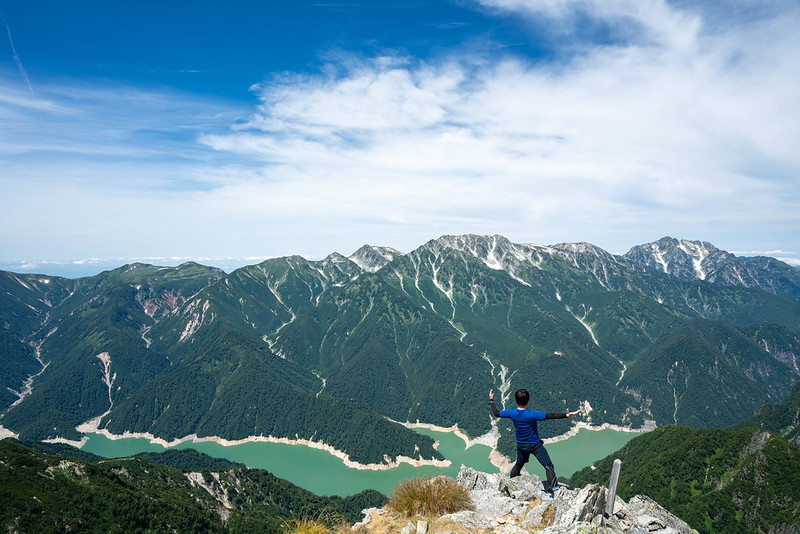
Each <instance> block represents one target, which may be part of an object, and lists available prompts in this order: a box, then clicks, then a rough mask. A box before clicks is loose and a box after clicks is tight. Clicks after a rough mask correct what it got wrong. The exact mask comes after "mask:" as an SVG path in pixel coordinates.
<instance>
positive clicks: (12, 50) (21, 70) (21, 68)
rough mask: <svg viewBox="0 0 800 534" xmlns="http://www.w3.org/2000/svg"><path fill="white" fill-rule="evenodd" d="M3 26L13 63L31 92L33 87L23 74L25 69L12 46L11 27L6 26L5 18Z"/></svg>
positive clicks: (26, 74) (15, 48)
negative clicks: (12, 55)
mask: <svg viewBox="0 0 800 534" xmlns="http://www.w3.org/2000/svg"><path fill="white" fill-rule="evenodd" d="M2 18H3V24H4V25H5V27H6V33H7V34H8V42H9V44H11V52H12V53H13V54H14V62H15V63H16V64H17V68H18V69H19V73H20V74H21V75H22V79H23V80H25V83H26V84H27V86H28V89H29V90H30V92H31V93H32V92H33V86H32V85H31V80H30V78H28V73H27V72H25V67H23V66H22V60H21V59H20V58H19V54H17V47H16V46H14V39H13V38H12V37H11V27H10V26H9V25H8V22H7V21H6V17H5V16H3V17H2Z"/></svg>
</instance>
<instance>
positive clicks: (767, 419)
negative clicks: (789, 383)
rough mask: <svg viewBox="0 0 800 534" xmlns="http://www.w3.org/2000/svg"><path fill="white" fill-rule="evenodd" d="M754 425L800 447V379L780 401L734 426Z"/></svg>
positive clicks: (762, 408)
mask: <svg viewBox="0 0 800 534" xmlns="http://www.w3.org/2000/svg"><path fill="white" fill-rule="evenodd" d="M753 426H756V427H761V428H763V429H765V430H769V431H770V432H775V433H776V434H780V435H781V436H783V437H784V438H785V439H786V440H787V441H789V442H790V443H793V444H794V445H796V446H797V447H800V381H798V382H796V383H795V385H794V387H793V388H792V392H791V393H790V394H789V395H787V396H786V398H784V399H783V400H781V401H780V402H779V403H777V404H774V403H770V404H765V405H763V406H761V407H760V408H759V409H758V411H757V412H756V414H755V415H754V416H752V417H750V418H748V419H745V420H744V421H742V422H741V423H738V424H736V425H734V427H733V428H747V427H753Z"/></svg>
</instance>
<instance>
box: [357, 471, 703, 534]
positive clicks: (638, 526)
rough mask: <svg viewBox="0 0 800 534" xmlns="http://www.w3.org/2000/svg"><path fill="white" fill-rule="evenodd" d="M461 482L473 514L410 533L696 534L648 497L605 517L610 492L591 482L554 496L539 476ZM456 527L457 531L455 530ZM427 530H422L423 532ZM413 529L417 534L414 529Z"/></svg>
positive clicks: (479, 476)
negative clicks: (546, 490) (468, 494)
mask: <svg viewBox="0 0 800 534" xmlns="http://www.w3.org/2000/svg"><path fill="white" fill-rule="evenodd" d="M457 481H458V483H459V484H461V485H463V486H464V487H466V488H468V489H469V490H470V498H471V500H472V503H473V505H474V508H475V509H474V510H469V511H463V512H456V513H453V514H447V515H444V516H442V517H440V518H437V519H435V520H434V521H431V522H430V523H429V522H428V521H427V520H426V521H424V522H417V523H416V524H415V523H413V522H410V527H411V528H408V526H407V528H408V530H407V531H406V532H409V533H410V532H417V533H420V531H422V534H425V533H426V532H429V533H431V534H435V533H439V534H444V533H445V532H453V531H454V530H455V531H457V532H461V530H456V529H462V528H463V529H466V530H464V531H471V532H475V531H480V532H492V533H497V534H501V533H502V534H527V533H529V532H541V533H544V534H577V533H582V532H587V533H588V532H592V533H607V534H612V533H626V534H647V533H655V534H690V533H696V532H697V531H695V530H693V529H692V528H691V527H689V525H687V524H686V523H685V522H684V521H682V520H681V519H680V518H678V517H675V516H674V515H672V514H671V513H669V512H668V511H666V510H665V509H664V508H662V507H661V506H660V505H659V504H658V503H656V502H654V501H653V500H652V499H649V498H648V497H645V496H641V495H639V496H636V497H634V498H632V499H631V500H630V501H629V502H627V503H626V502H624V501H623V500H622V499H619V498H617V499H615V503H614V507H613V510H612V512H611V513H610V514H606V498H607V495H608V489H607V488H605V487H603V486H601V485H599V484H591V485H587V486H586V487H584V488H582V489H569V488H566V487H562V488H561V489H560V490H559V491H557V492H556V493H555V496H554V497H550V496H549V495H548V494H546V493H544V492H543V491H542V483H541V481H540V480H539V478H538V477H537V476H535V475H527V474H525V475H522V476H520V477H517V478H513V479H510V478H508V477H506V476H504V475H497V474H487V473H481V472H478V471H475V470H474V469H472V468H467V467H462V468H461V471H460V472H459V474H458V479H457ZM364 512H365V520H364V521H362V522H361V523H359V524H358V525H357V527H358V528H361V529H363V530H364V531H365V532H367V531H369V525H370V520H371V519H372V518H373V517H374V516H375V515H380V514H386V513H387V512H386V511H385V510H381V509H370V510H365V511H364ZM453 525H455V527H454V526H453ZM420 527H422V528H420ZM412 528H413V530H412Z"/></svg>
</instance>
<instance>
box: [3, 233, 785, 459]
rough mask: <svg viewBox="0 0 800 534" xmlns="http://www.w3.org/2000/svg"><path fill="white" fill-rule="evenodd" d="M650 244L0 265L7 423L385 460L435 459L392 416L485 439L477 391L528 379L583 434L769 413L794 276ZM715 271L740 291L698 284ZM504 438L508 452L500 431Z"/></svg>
mask: <svg viewBox="0 0 800 534" xmlns="http://www.w3.org/2000/svg"><path fill="white" fill-rule="evenodd" d="M665 239H666V238H665ZM662 241H665V240H662ZM670 242H671V241H670ZM659 243H661V242H659ZM678 243H681V244H682V246H683V247H684V248H687V249H690V247H689V246H688V245H686V243H690V244H693V245H692V246H693V247H694V248H692V249H691V250H694V251H695V252H696V251H697V250H701V249H702V250H706V251H707V250H710V247H709V246H708V245H707V244H702V243H698V242H678ZM642 247H644V248H643V249H642V250H640V251H639V252H638V253H635V254H634V253H633V251H632V252H630V253H628V254H626V255H624V256H617V255H613V254H610V253H608V252H606V251H604V250H602V249H600V248H598V247H595V246H593V245H591V244H588V243H574V244H557V245H553V246H540V245H528V244H515V243H512V242H510V241H509V240H507V239H505V238H503V237H501V236H474V235H464V236H443V237H441V238H439V239H436V240H432V241H429V242H428V243H426V244H424V245H422V246H421V247H419V248H417V249H416V250H413V251H411V252H409V253H407V254H401V253H399V252H397V251H396V250H393V249H389V248H385V247H372V246H367V245H365V246H364V247H362V248H361V249H359V250H358V251H356V253H354V254H353V255H351V256H350V257H345V256H343V255H341V254H336V253H334V254H331V255H330V256H329V257H328V258H326V259H324V260H322V261H308V260H306V259H304V258H301V257H299V256H290V257H284V258H275V259H270V260H267V261H265V262H262V263H259V264H257V265H251V266H247V267H244V268H241V269H238V270H236V271H234V272H232V273H230V274H224V273H222V272H220V271H219V270H216V269H213V268H208V267H203V266H200V265H197V264H184V265H181V266H179V267H175V268H162V267H153V266H146V265H140V264H135V265H130V266H125V267H121V268H119V269H116V270H114V271H109V272H106V273H101V274H100V275H97V276H95V277H88V278H81V279H77V280H67V279H60V278H55V277H44V276H36V275H20V274H15V273H0V274H2V276H0V318H2V320H3V329H2V335H0V343H2V346H3V347H6V348H4V349H3V352H2V353H0V358H2V362H0V363H3V366H2V369H4V371H3V373H2V374H1V375H0V379H2V380H3V385H4V386H6V387H7V388H10V390H13V391H10V390H9V394H5V395H4V396H0V401H2V402H3V405H2V407H0V414H2V415H0V425H2V427H4V428H5V429H6V432H7V433H8V432H13V433H15V434H16V435H19V436H20V437H22V438H34V439H52V438H57V437H58V438H68V439H71V440H79V439H80V438H81V432H86V431H90V430H91V429H93V428H105V429H107V430H108V431H110V432H113V433H122V432H124V431H131V432H143V433H148V434H151V435H153V436H155V437H161V438H164V439H167V440H171V439H175V438H181V437H183V436H187V435H190V434H198V435H202V436H219V437H223V438H227V439H242V438H246V437H248V436H260V435H263V436H269V435H271V436H275V437H290V438H293V439H309V440H315V441H322V442H325V443H328V444H330V445H333V446H334V447H335V448H336V449H338V450H340V451H344V452H345V453H346V454H348V455H349V456H350V459H351V460H355V461H358V462H361V463H385V462H387V461H391V460H393V459H396V458H398V457H399V456H406V457H411V458H417V459H426V460H432V459H438V458H441V456H440V455H439V453H438V452H437V451H435V450H434V449H433V442H432V440H431V439H430V438H428V437H425V436H421V435H419V434H417V433H415V432H413V431H411V430H409V429H407V428H405V427H403V426H401V425H399V424H396V423H394V422H393V421H400V422H404V421H410V422H414V421H417V420H419V421H421V422H425V423H433V424H437V425H441V426H451V425H454V424H458V426H459V427H460V428H461V429H462V430H464V431H465V432H466V433H467V434H468V435H470V436H477V435H480V434H483V433H485V432H488V431H490V430H491V429H492V420H491V417H490V416H489V413H488V409H487V407H486V405H485V399H486V393H487V390H488V389H489V388H495V389H496V390H497V391H498V393H499V396H498V398H500V399H501V402H500V403H499V404H501V405H502V404H506V405H511V403H512V402H513V401H512V400H511V397H510V396H511V394H512V393H513V391H514V390H515V389H517V388H520V387H526V388H528V389H529V390H530V391H531V392H532V393H533V406H534V407H536V408H539V409H542V410H546V411H566V410H568V409H575V408H577V407H578V406H582V407H583V408H584V413H585V419H586V420H588V421H590V422H591V423H593V424H600V423H612V424H619V425H627V426H632V427H637V428H638V427H641V426H642V425H644V424H646V422H647V421H650V423H648V424H651V425H652V424H653V423H652V422H653V421H654V422H655V424H669V423H676V422H677V423H679V424H686V425H691V426H709V425H712V426H725V425H729V424H732V423H734V422H736V421H738V420H739V419H741V418H742V417H744V416H746V415H749V414H752V413H753V410H754V409H755V407H756V406H758V405H759V404H763V403H768V402H778V401H779V400H780V399H782V398H783V397H784V396H785V395H786V394H787V393H788V392H789V390H790V389H791V385H792V384H793V382H794V381H795V380H796V379H797V378H798V377H800V365H798V362H800V351H799V350H798V347H800V341H799V340H798V335H799V334H800V302H798V300H797V293H796V291H795V289H796V287H800V286H796V285H795V278H793V275H792V274H790V272H789V271H786V269H784V267H783V266H784V265H785V264H781V263H780V262H778V261H777V260H772V259H770V260H769V261H768V262H766V263H765V264H764V265H766V266H763V265H762V263H763V262H762V263H758V265H762V267H763V268H756V267H757V266H754V265H755V264H752V262H750V261H749V260H747V261H745V260H740V259H739V258H736V257H735V256H733V255H731V254H728V253H725V254H722V253H721V251H719V253H718V254H706V255H705V256H703V255H702V254H700V255H697V254H695V255H690V256H688V258H689V260H686V259H685V258H684V260H683V263H682V265H684V266H685V265H686V261H689V262H690V264H691V265H692V268H693V269H695V267H697V269H695V270H693V271H692V272H694V273H695V276H689V274H687V273H686V272H685V269H683V270H679V269H673V268H672V267H671V266H672V265H673V263H670V262H669V261H667V260H666V259H665V258H666V256H665V255H664V253H663V250H665V248H664V247H665V245H664V244H663V243H662V244H660V245H659V246H658V252H653V251H654V250H655V249H654V248H653V247H650V248H649V249H647V247H646V246H642ZM675 247H677V245H675ZM675 247H673V248H675ZM645 249H647V250H650V252H651V254H655V255H656V256H658V255H659V254H660V256H658V257H660V258H661V259H662V262H663V263H659V264H658V265H652V264H651V263H648V261H649V260H647V254H646V253H645V252H646V250H645ZM678 249H679V247H678V248H676V249H675V250H678ZM712 260H713V261H714V263H713V269H714V272H716V273H722V272H732V273H736V272H738V273H740V274H742V276H741V280H739V279H738V278H737V277H736V276H732V275H731V276H727V275H726V276H725V277H722V276H717V277H712V276H710V274H709V273H710V272H711V267H712V264H711V263H710V262H711V261H712ZM670 261H672V260H670ZM675 261H677V260H675ZM742 262H744V264H743V263H742ZM745 264H746V265H748V266H749V270H748V271H747V273H749V274H748V276H749V278H748V277H746V276H744V274H743V273H744V271H743V270H742V269H744V267H743V265H745ZM663 265H667V268H663ZM786 267H788V266H786ZM789 269H791V268H789ZM698 273H699V274H698ZM776 273H778V274H776ZM700 274H702V275H703V276H700ZM712 279H713V280H712ZM756 282H758V283H756ZM709 388H710V389H709ZM709 391H710V392H711V393H712V394H708V392H709ZM568 424H569V423H568V422H566V421H554V422H553V424H550V425H547V428H546V429H544V431H545V432H546V433H548V434H549V435H552V434H558V433H562V432H564V431H565V430H567V429H568ZM76 427H77V429H76ZM499 433H500V435H501V437H500V448H501V449H502V450H507V449H508V448H509V447H510V444H511V441H512V439H511V436H510V433H509V432H508V431H507V430H506V429H505V428H501V429H499Z"/></svg>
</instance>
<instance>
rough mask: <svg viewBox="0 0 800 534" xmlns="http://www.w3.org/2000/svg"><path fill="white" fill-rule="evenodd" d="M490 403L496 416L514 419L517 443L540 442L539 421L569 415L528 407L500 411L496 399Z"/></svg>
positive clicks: (562, 417)
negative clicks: (495, 403)
mask: <svg viewBox="0 0 800 534" xmlns="http://www.w3.org/2000/svg"><path fill="white" fill-rule="evenodd" d="M489 403H490V405H491V407H492V413H493V414H494V416H495V417H505V418H508V419H511V421H513V423H514V433H515V434H516V436H517V443H539V441H541V438H539V428H538V426H537V424H536V422H537V421H544V420H545V419H564V418H565V417H567V414H565V413H548V412H540V411H538V410H530V409H528V408H525V409H519V408H509V409H507V410H503V411H498V410H497V407H496V406H495V405H494V400H491V401H489Z"/></svg>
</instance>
